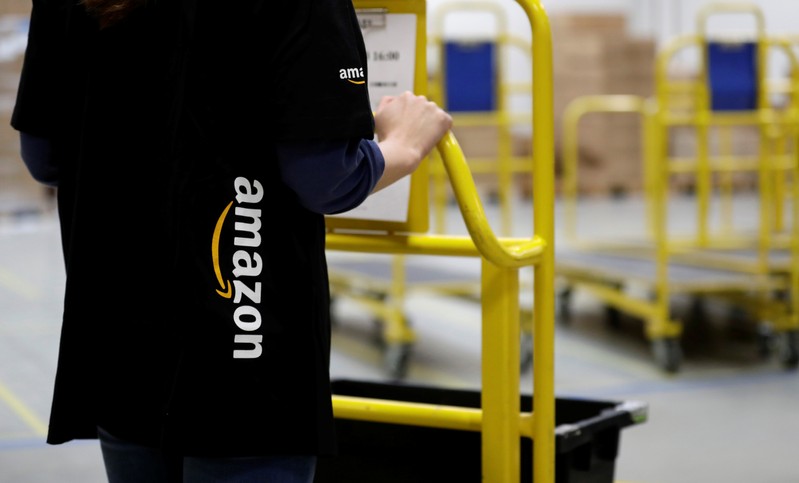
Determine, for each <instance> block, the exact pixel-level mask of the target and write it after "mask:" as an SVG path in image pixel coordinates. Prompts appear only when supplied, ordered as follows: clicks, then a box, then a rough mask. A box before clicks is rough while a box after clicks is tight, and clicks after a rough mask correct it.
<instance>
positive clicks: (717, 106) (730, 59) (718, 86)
mask: <svg viewBox="0 0 799 483" xmlns="http://www.w3.org/2000/svg"><path fill="white" fill-rule="evenodd" d="M707 49H708V51H707V52H708V82H709V83H710V96H711V104H710V105H711V109H712V110H714V111H750V110H753V109H755V108H756V107H757V89H758V85H757V44H756V43H754V42H744V43H735V44H733V43H729V42H709V43H708V46H707Z"/></svg>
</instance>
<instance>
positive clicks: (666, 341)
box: [652, 337, 682, 373]
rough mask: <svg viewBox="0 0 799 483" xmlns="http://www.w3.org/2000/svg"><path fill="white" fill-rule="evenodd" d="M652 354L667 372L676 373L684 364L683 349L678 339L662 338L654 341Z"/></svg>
mask: <svg viewBox="0 0 799 483" xmlns="http://www.w3.org/2000/svg"><path fill="white" fill-rule="evenodd" d="M652 352H653V353H654V355H655V361H656V362H657V364H658V365H659V366H660V367H661V369H663V370H664V371H666V372H670V373H674V372H677V371H678V370H679V369H680V364H681V363H682V349H680V341H679V340H678V339H677V338H676V337H662V338H660V339H655V340H653V341H652Z"/></svg>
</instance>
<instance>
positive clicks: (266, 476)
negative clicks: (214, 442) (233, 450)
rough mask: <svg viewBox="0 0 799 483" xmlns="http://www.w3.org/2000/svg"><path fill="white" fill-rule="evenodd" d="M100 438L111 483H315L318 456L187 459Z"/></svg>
mask: <svg viewBox="0 0 799 483" xmlns="http://www.w3.org/2000/svg"><path fill="white" fill-rule="evenodd" d="M98 435H99V438H100V448H101V450H102V453H103V462H104V463H105V471H106V475H107V476H108V481H109V483H179V482H183V483H264V482H267V483H312V482H313V479H314V471H315V469H316V457H315V456H307V455H296V456H294V455H287V456H264V457H252V458H195V457H183V456H174V455H169V454H165V453H164V452H163V451H161V450H158V449H156V448H150V447H147V446H141V445H138V444H134V443H130V442H127V441H123V440H121V439H119V438H116V437H114V436H113V435H111V434H109V433H108V432H107V431H104V430H103V429H101V428H98Z"/></svg>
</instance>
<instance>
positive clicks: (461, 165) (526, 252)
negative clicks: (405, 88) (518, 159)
mask: <svg viewBox="0 0 799 483" xmlns="http://www.w3.org/2000/svg"><path fill="white" fill-rule="evenodd" d="M438 151H439V154H440V155H441V160H442V161H443V163H444V168H445V169H446V171H447V174H448V175H449V179H450V181H451V182H452V190H453V192H454V193H455V198H456V200H457V202H458V206H459V207H460V211H461V214H462V215H463V221H464V223H465V224H466V228H467V230H468V231H469V235H470V236H471V238H472V240H473V241H474V244H475V246H476V247H477V250H478V251H479V252H480V254H481V255H482V256H483V258H485V259H486V260H488V261H489V262H491V263H493V264H494V265H497V266H499V267H506V268H518V267H522V266H528V265H533V264H534V263H535V262H536V261H537V259H538V257H539V256H540V255H541V253H542V252H543V250H544V247H545V246H546V241H544V240H543V239H542V238H541V237H539V236H533V238H532V239H530V240H527V241H524V242H515V243H510V244H509V243H507V242H506V243H503V242H501V241H500V240H499V239H498V238H497V236H496V235H495V234H494V231H493V230H492V229H491V226H490V225H489V223H488V217H487V216H486V214H485V211H484V210H483V204H482V203H481V201H480V197H479V195H478V193H477V187H476V185H475V183H474V178H473V177H472V173H471V171H470V170H469V166H468V164H467V163H466V158H465V156H464V155H463V151H462V150H461V147H460V145H459V144H458V141H457V139H455V136H454V135H453V134H452V133H451V132H449V133H447V134H446V135H445V136H444V137H443V138H442V139H441V141H440V142H439V143H438Z"/></svg>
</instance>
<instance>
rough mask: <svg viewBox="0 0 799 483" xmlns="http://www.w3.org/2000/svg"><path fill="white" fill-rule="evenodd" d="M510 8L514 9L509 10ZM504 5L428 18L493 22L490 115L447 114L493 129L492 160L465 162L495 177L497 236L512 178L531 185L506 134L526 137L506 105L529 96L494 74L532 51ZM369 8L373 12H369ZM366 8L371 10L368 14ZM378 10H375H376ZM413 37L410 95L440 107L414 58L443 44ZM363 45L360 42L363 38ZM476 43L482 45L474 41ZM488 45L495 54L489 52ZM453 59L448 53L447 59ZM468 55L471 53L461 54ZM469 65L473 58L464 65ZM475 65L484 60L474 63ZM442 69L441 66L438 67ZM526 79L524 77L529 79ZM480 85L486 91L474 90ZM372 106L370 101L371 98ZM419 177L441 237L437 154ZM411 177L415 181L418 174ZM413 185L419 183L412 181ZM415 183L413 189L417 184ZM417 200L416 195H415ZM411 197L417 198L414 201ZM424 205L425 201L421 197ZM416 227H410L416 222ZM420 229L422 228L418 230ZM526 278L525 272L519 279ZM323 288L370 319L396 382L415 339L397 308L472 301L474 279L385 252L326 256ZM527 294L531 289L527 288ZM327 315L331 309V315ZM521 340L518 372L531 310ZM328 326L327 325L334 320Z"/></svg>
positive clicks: (435, 82) (442, 194)
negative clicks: (416, 302)
mask: <svg viewBox="0 0 799 483" xmlns="http://www.w3.org/2000/svg"><path fill="white" fill-rule="evenodd" d="M511 6H514V7H515V6H516V5H514V4H511ZM507 7H508V5H504V6H503V4H502V2H495V1H475V2H450V3H446V4H443V5H442V6H440V7H439V8H438V9H437V10H436V13H435V14H434V16H433V24H434V25H435V27H434V29H433V30H436V31H438V32H441V31H442V30H443V26H444V20H445V18H446V17H447V16H448V15H450V14H452V13H454V12H458V11H469V12H478V13H481V14H487V15H489V16H490V17H491V18H493V19H495V20H496V24H497V30H498V33H497V36H496V38H495V39H492V40H491V46H492V51H491V55H490V56H489V57H488V58H489V61H488V63H489V64H492V65H493V64H495V63H496V64H499V65H493V67H495V69H492V70H491V72H488V73H487V76H489V77H490V78H491V79H492V81H491V84H492V85H493V87H492V88H491V89H490V92H485V93H483V95H488V97H490V98H491V100H490V101H486V102H489V103H490V104H492V106H493V107H496V109H493V110H491V111H487V112H460V113H453V114H454V118H455V123H456V125H466V126H470V125H480V124H488V125H491V126H495V127H497V129H498V133H499V139H498V146H497V149H498V154H499V156H498V158H497V159H491V160H488V159H477V160H471V159H470V160H467V161H468V164H469V168H470V169H471V171H472V172H476V173H486V172H492V173H495V174H496V175H497V176H498V181H499V187H500V190H499V191H500V193H501V194H500V200H501V233H502V235H503V236H511V231H512V230H511V226H510V225H511V217H512V213H511V202H512V200H511V194H510V191H511V189H512V186H511V184H512V176H513V174H518V173H524V174H527V175H528V178H529V179H530V180H531V181H530V182H531V183H532V174H533V160H532V159H531V158H530V157H513V156H511V154H512V153H511V152H510V140H511V129H512V128H514V127H519V126H526V127H527V129H528V130H529V131H530V132H532V129H533V126H532V114H531V113H526V114H521V115H520V114H513V113H512V112H511V109H510V106H509V103H510V98H511V96H513V95H517V96H518V95H526V97H527V98H528V100H529V101H530V102H532V97H533V96H534V94H533V92H532V83H531V82H524V83H516V84H514V83H509V82H507V81H504V80H501V77H499V72H498V71H501V70H503V68H502V64H504V63H505V62H506V61H505V60H503V59H506V58H507V57H508V55H509V54H508V52H507V51H506V50H507V49H509V48H513V49H515V50H516V51H518V52H520V53H521V54H522V55H524V56H525V57H526V58H527V59H528V60H529V62H530V66H531V69H532V59H533V57H534V54H533V51H532V50H531V45H530V42H529V41H524V40H522V39H519V38H518V37H516V36H513V35H510V34H509V33H508V26H507V24H508V22H507V18H506V15H507V14H506V8H507ZM374 8H377V7H374ZM374 8H373V10H374ZM378 10H379V8H378ZM418 35H420V37H419V38H418V39H417V42H418V43H419V46H420V47H421V46H423V47H424V49H418V53H417V57H416V73H415V79H414V84H415V88H416V92H424V91H425V90H428V88H429V90H430V91H431V93H430V97H431V98H432V99H436V100H438V101H439V103H441V105H442V106H443V107H445V108H446V107H448V106H447V103H446V102H444V99H445V98H447V96H446V95H445V93H444V91H445V90H446V89H445V88H444V84H443V80H442V78H441V75H444V74H443V73H440V74H439V75H434V76H433V78H432V79H431V81H430V82H429V83H428V82H427V81H428V79H427V78H426V77H425V76H426V75H427V66H426V62H425V60H424V56H423V55H422V52H426V49H427V47H430V46H433V47H434V48H435V49H437V50H440V51H442V56H444V57H446V55H444V54H443V52H444V51H446V50H447V49H446V48H445V47H444V45H445V43H444V41H443V38H442V37H441V36H439V35H438V34H435V35H433V38H432V40H431V41H430V42H422V39H421V35H422V33H421V32H419V34H418ZM366 40H367V43H368V40H369V39H368V38H367V39H366ZM481 45H484V43H481ZM494 45H496V46H497V47H496V52H495V53H494V51H493V46H494ZM452 55H453V56H454V55H455V54H452ZM469 55H471V54H469ZM469 60H470V61H472V60H473V59H471V58H470V59H469ZM480 61H481V62H484V63H485V62H486V60H485V59H483V58H482V54H481V59H480ZM444 64H446V62H445V63H444ZM530 79H532V77H530ZM481 87H488V86H481ZM373 101H374V100H373ZM424 171H425V172H429V173H430V178H429V180H430V181H431V184H432V188H433V190H432V192H433V202H432V206H433V208H434V217H435V219H436V223H435V225H436V228H435V229H436V233H438V234H444V233H445V226H444V225H445V223H444V217H445V214H444V210H445V208H446V206H445V205H446V200H445V198H446V191H447V190H448V188H447V173H446V171H445V169H444V165H443V163H442V162H441V160H440V157H439V156H438V155H437V153H434V155H433V156H431V159H430V160H429V161H428V162H426V163H425V169H424ZM416 176H417V177H418V176H420V174H419V173H417V174H416ZM417 181H421V180H417ZM421 184H422V183H418V185H421ZM417 194H418V193H417ZM416 199H422V196H417V198H416ZM423 199H424V200H427V197H424V198H423ZM425 202H426V201H425ZM416 225H418V223H417V224H416ZM364 226H365V225H364V224H363V223H362V222H359V223H358V224H356V225H355V228H363V227H364ZM386 228H387V229H388V230H389V231H391V232H393V233H396V232H406V231H408V230H407V227H406V226H399V227H398V226H394V225H390V226H387V227H386ZM425 228H426V226H425ZM525 275H527V274H525ZM330 285H331V295H332V297H333V307H334V308H335V302H336V301H338V300H341V299H343V298H347V299H349V300H354V301H356V302H357V303H359V304H360V305H361V306H362V307H363V308H365V309H366V310H367V311H368V312H369V313H370V314H372V316H373V324H374V327H375V337H374V340H375V342H376V343H377V345H378V346H379V347H380V348H381V350H382V353H383V358H382V364H383V369H384V371H385V372H386V374H387V375H388V376H389V377H391V378H392V379H396V380H400V379H403V378H404V377H405V376H406V374H407V371H408V366H409V363H410V359H411V355H412V351H413V347H414V345H415V341H416V332H415V331H414V329H413V327H412V321H410V320H409V318H408V316H407V315H406V312H405V302H406V299H407V297H408V296H409V295H410V294H411V293H412V292H420V291H426V292H431V293H435V294H439V295H443V296H452V297H464V298H469V299H471V300H475V301H478V302H479V296H480V280H479V274H478V273H474V271H469V270H442V269H441V268H440V266H439V267H435V266H433V267H431V266H430V264H429V263H427V264H426V263H425V262H417V261H416V260H413V259H411V257H407V256H405V255H403V254H391V255H390V256H373V257H360V258H359V259H354V258H343V257H332V259H331V260H330ZM531 290H532V289H531ZM334 315H335V310H334ZM521 317H522V329H521V331H522V335H521V342H520V360H519V364H520V367H521V368H522V369H523V370H526V369H527V368H529V365H530V362H531V360H532V353H533V348H532V327H531V319H532V312H531V308H530V307H524V310H523V313H522V316H521ZM334 320H335V319H334Z"/></svg>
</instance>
